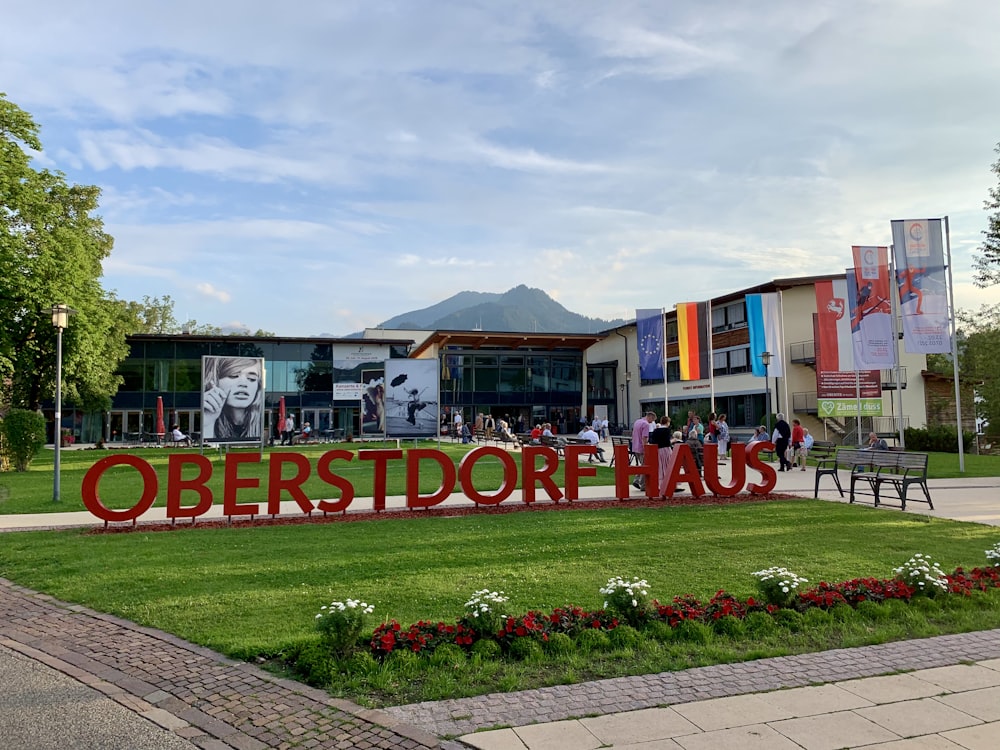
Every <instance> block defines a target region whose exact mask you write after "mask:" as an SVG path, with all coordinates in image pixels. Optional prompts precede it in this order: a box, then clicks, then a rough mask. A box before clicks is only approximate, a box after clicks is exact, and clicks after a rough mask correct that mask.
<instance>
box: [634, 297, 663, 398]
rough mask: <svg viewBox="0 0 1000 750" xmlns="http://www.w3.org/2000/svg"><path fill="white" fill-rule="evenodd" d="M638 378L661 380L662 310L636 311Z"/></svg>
mask: <svg viewBox="0 0 1000 750" xmlns="http://www.w3.org/2000/svg"><path fill="white" fill-rule="evenodd" d="M635 329H636V337H637V342H638V346H639V378H640V379H641V380H663V351H664V350H663V309H662V308H661V309H659V310H653V309H646V310H636V311H635Z"/></svg>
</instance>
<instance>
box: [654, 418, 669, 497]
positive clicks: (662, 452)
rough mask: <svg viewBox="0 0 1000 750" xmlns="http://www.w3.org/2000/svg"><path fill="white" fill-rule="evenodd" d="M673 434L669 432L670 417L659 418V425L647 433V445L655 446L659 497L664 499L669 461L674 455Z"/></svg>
mask: <svg viewBox="0 0 1000 750" xmlns="http://www.w3.org/2000/svg"><path fill="white" fill-rule="evenodd" d="M673 438H674V436H673V433H672V432H671V431H670V417H668V416H667V415H665V414H664V415H663V416H662V417H660V424H658V425H657V426H656V428H655V429H653V430H651V431H650V433H649V444H650V445H655V446H656V461H657V472H656V475H657V477H658V479H659V482H660V497H666V490H667V480H668V479H670V469H671V468H672V467H673V461H672V460H671V459H672V458H673V455H674V446H673Z"/></svg>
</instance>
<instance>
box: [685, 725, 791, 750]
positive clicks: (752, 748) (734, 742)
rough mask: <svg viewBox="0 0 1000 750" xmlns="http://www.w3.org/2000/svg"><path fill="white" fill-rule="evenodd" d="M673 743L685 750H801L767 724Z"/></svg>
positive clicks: (686, 738) (723, 731)
mask: <svg viewBox="0 0 1000 750" xmlns="http://www.w3.org/2000/svg"><path fill="white" fill-rule="evenodd" d="M672 742H676V743H677V744H678V745H680V746H681V747H682V748H683V750H801V748H800V747H799V746H798V745H796V744H795V743H794V742H792V741H791V740H790V739H788V738H787V737H783V736H782V735H780V734H779V733H778V732H776V731H774V730H773V729H771V727H769V726H767V725H766V724H751V725H750V726H746V727H736V728H734V729H718V730H716V731H714V732H705V733H703V734H689V735H687V736H684V737H675V738H674V739H673V740H672Z"/></svg>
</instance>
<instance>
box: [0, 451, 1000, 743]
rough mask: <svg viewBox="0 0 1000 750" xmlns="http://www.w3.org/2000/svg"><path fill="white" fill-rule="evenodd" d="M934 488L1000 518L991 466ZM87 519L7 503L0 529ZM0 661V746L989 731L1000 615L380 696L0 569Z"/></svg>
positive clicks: (925, 739)
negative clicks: (545, 682) (337, 689)
mask: <svg viewBox="0 0 1000 750" xmlns="http://www.w3.org/2000/svg"><path fill="white" fill-rule="evenodd" d="M722 473H723V477H724V478H725V477H726V476H728V465H726V466H725V467H724V468H723V472H722ZM814 479H815V477H814V474H813V472H812V471H811V470H809V471H806V472H798V471H794V472H786V473H781V474H778V486H777V488H776V491H778V492H782V493H789V494H799V495H803V496H807V497H811V496H812V493H813V482H814ZM824 479H825V481H826V483H827V484H828V485H830V486H828V487H824V488H822V489H821V491H820V497H821V498H823V499H827V500H837V501H839V500H840V498H839V495H838V493H837V491H836V489H835V488H833V487H832V484H833V483H832V481H830V479H829V478H828V477H827V478H824ZM930 489H931V496H932V497H933V499H934V503H935V506H936V508H937V510H935V511H930V510H929V509H928V508H927V507H926V505H922V504H920V503H912V504H910V505H909V506H908V510H907V513H911V512H916V513H924V514H927V515H934V516H939V517H947V518H955V519H958V520H964V521H977V522H980V523H987V524H993V525H1000V478H987V479H981V478H976V479H948V480H932V481H931V482H930ZM636 494H638V493H637V492H636V491H634V490H633V495H636ZM581 495H582V496H583V497H584V498H594V499H597V498H608V497H609V492H608V488H607V487H603V488H602V487H598V488H587V489H585V490H584V491H582V492H581ZM865 500H866V501H867V502H868V503H870V501H871V499H870V498H865ZM469 502H470V501H469V500H467V499H465V498H463V497H460V496H455V497H452V498H450V499H449V500H447V501H446V503H448V504H455V503H469ZM388 505H389V507H402V506H403V499H402V498H391V499H390V501H389V503H388ZM363 507H364V506H363V505H361V504H360V501H359V509H362V508H363ZM369 507H370V505H369ZM283 512H285V509H284V508H283ZM287 512H289V513H293V514H295V515H298V514H299V511H298V508H297V506H295V505H294V504H291V505H290V506H289V507H288V511H287ZM876 512H885V513H899V512H900V511H899V509H898V508H892V507H885V508H884V509H880V510H879V511H876ZM161 517H162V516H161ZM216 517H218V516H216ZM94 521H95V519H94V518H93V517H92V516H90V514H89V513H56V514H36V515H33V516H0V530H3V529H12V528H58V527H65V526H86V525H93V524H94ZM2 540H3V535H2V534H0V543H2ZM912 670H917V671H912ZM901 672H903V673H905V674H901ZM0 678H3V680H4V685H5V688H4V710H3V711H0V747H3V748H5V750H7V749H8V748H9V749H10V750H19V749H20V748H24V750H44V749H46V748H50V747H51V748H61V747H73V748H95V750H96V749H97V748H121V747H128V748H134V749H135V750H154V749H155V750H159V749H161V748H162V750H174V749H175V748H176V749H177V750H184V748H192V747H197V748H203V749H204V750H221V749H223V748H239V749H240V750H247V749H249V750H264V748H268V747H288V748H291V747H302V748H406V749H408V750H409V749H417V748H432V747H441V748H448V749H457V748H463V747H464V748H467V747H475V748H481V749H482V750H562V749H563V748H565V749H566V750H587V749H588V748H598V747H614V748H629V749H630V750H640V748H641V749H642V750H661V749H663V748H670V749H671V750H680V749H683V750H701V749H702V748H706V749H707V748H713V749H715V748H723V749H724V748H730V747H731V748H737V749H739V750H742V749H743V748H774V749H775V750H783V749H784V748H792V749H794V748H807V750H822V749H825V748H829V749H830V750H834V749H835V748H841V747H879V748H883V749H884V750H908V749H909V750H916V748H929V749H931V750H933V749H936V748H950V749H952V750H953V749H954V748H963V747H964V748H968V749H969V750H978V749H979V748H990V750H994V749H995V748H997V747H1000V629H998V630H990V631H983V632H976V633H964V634H959V635H950V636H941V637H938V638H931V639H924V640H916V641H904V642H899V643H889V644H882V645H878V646H866V647H861V648H854V649H840V650H835V651H826V652H820V653H816V654H804V655H799V656H788V657H778V658H772V659H761V660H758V661H753V662H745V663H738V664H726V665H717V666H712V667H699V668H695V669H688V670H684V671H681V672H669V673H663V674H654V675H645V676H640V677H624V678H616V679H611V680H599V681H595V682H589V683H582V684H577V685H563V686H557V687H551V688H543V689H540V690H531V691H522V692H518V693H494V694H490V695H484V696H479V697H476V698H468V699H458V700H448V701H438V702H429V703H421V704H414V705H409V706H395V707H391V708H387V709H384V710H380V711H373V710H366V709H363V708H361V707H359V706H357V705H355V704H353V703H350V702H348V701H343V700H337V699H332V698H330V697H329V696H328V695H327V694H326V693H323V692H321V691H318V690H314V689H312V688H309V687H307V686H305V685H303V684H301V683H297V682H294V681H290V680H283V679H280V678H278V677H276V676H275V675H272V674H270V673H267V672H264V671H263V670H261V669H259V668H257V667H255V666H253V665H250V664H245V663H242V662H236V661H233V660H230V659H227V658H226V657H223V656H221V655H219V654H217V653H215V652H212V651H210V650H209V649H205V648H202V647H199V646H195V645H192V644H190V643H187V642H185V641H182V640H181V639H179V638H176V637H175V636H172V635H170V634H167V633H163V632H161V631H157V630H154V629H151V628H144V627H140V626H138V625H135V624H133V623H130V622H127V621H123V620H120V619H118V618H115V617H112V616H109V615H104V614H101V613H96V612H92V611H90V610H88V609H86V608H84V607H80V606H77V605H71V604H66V603H63V602H58V601H56V600H54V599H52V598H51V597H48V596H45V595H42V594H38V593H36V592H32V591H30V590H26V589H23V588H21V587H19V586H16V585H14V584H12V583H10V582H9V581H6V580H3V579H0ZM830 683H832V684H830ZM765 691H777V692H765ZM498 727H505V728H498ZM482 730H487V731H482ZM906 737H913V738H914V739H903V738H906ZM442 738H456V739H442Z"/></svg>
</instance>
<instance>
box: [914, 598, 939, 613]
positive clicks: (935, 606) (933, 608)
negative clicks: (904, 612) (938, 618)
mask: <svg viewBox="0 0 1000 750" xmlns="http://www.w3.org/2000/svg"><path fill="white" fill-rule="evenodd" d="M910 606H911V607H913V608H914V609H916V610H917V611H918V612H940V611H941V600H940V599H931V598H929V597H926V596H915V597H913V598H912V599H911V600H910Z"/></svg>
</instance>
